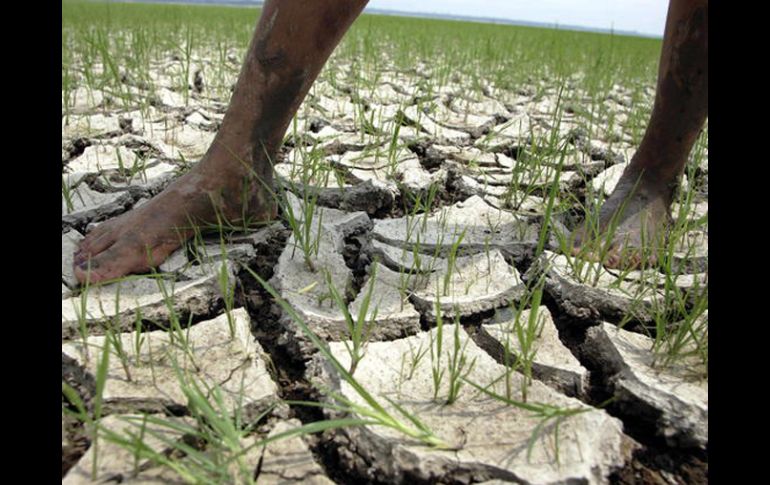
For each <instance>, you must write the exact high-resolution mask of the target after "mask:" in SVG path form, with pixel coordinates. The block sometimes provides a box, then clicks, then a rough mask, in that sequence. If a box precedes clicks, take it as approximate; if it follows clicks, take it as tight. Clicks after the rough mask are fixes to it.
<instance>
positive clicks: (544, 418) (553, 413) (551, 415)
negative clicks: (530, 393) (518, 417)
mask: <svg viewBox="0 0 770 485" xmlns="http://www.w3.org/2000/svg"><path fill="white" fill-rule="evenodd" d="M463 381H465V382H467V383H468V384H469V385H471V386H472V387H475V388H476V389H477V390H479V391H480V392H482V393H484V394H486V395H487V396H489V397H491V398H492V399H495V400H497V401H500V402H501V403H504V404H507V405H509V406H513V407H516V408H519V409H522V410H524V411H529V412H530V413H531V415H532V417H533V418H537V419H539V420H540V422H538V424H537V425H536V426H535V427H534V428H533V429H532V434H531V435H530V438H529V441H528V442H527V461H529V459H530V458H531V456H532V450H533V448H534V446H535V443H536V442H537V438H538V437H539V436H540V434H541V433H542V431H543V429H544V428H545V426H546V424H548V423H549V422H552V421H553V422H554V423H555V426H554V443H555V447H554V452H555V459H556V463H557V464H558V463H559V426H560V425H561V423H562V422H564V420H565V419H567V418H569V417H571V416H575V415H577V414H580V413H585V412H588V411H592V410H593V408H590V407H582V406H581V407H575V408H563V407H559V406H554V405H551V404H547V403H533V402H529V403H528V402H523V401H516V400H514V399H510V398H508V397H505V396H501V395H499V394H496V393H494V392H492V391H490V390H489V389H488V388H486V387H482V386H480V385H479V384H477V383H475V382H472V381H469V380H467V379H465V378H463Z"/></svg>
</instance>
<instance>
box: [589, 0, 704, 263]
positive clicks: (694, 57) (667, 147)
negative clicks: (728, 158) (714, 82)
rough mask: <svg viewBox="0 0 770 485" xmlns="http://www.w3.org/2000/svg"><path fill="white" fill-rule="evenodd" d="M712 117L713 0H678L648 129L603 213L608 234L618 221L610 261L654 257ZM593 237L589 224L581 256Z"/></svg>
mask: <svg viewBox="0 0 770 485" xmlns="http://www.w3.org/2000/svg"><path fill="white" fill-rule="evenodd" d="M707 116H708V0H671V2H670V5H669V9H668V17H667V18H666V30H665V34H664V38H663V49H662V52H661V56H660V65H659V67H658V85H657V91H656V93H655V104H654V106H653V110H652V116H651V117H650V122H649V124H648V125H647V131H646V132H645V134H644V138H643V139H642V142H641V144H640V145H639V149H638V150H637V152H636V154H635V155H634V157H633V159H632V160H631V163H630V164H629V166H628V167H627V168H626V170H625V171H624V172H623V175H622V176H621V179H620V181H619V182H618V184H617V186H616V188H615V190H614V191H613V193H612V194H611V195H610V197H609V198H608V199H607V200H606V201H605V202H604V204H603V205H602V207H601V210H600V214H599V233H600V234H599V237H600V239H605V238H606V236H605V234H606V233H607V232H610V231H611V230H613V228H611V226H612V225H613V224H617V227H615V228H614V231H615V232H614V234H613V235H612V240H611V241H610V247H609V248H608V251H607V252H606V256H605V257H604V258H603V259H604V261H602V262H603V263H604V264H605V265H606V266H608V267H636V266H640V265H644V264H646V263H649V264H653V263H654V261H655V254H654V251H655V248H656V246H658V245H660V244H661V243H662V241H663V239H664V237H665V232H666V229H667V227H668V224H669V219H670V215H669V210H670V206H671V203H672V201H673V197H674V191H675V189H676V187H677V183H678V179H679V177H680V176H681V175H682V172H683V171H684V167H685V165H686V164H687V158H688V156H689V155H690V150H692V147H693V145H694V144H695V140H696V139H697V138H698V135H699V133H700V131H701V129H703V125H704V123H705V122H706V117H707ZM590 236H591V235H590V231H589V230H587V229H586V228H582V229H581V230H580V231H578V232H577V240H576V246H577V247H576V248H575V251H574V253H575V254H581V253H583V252H584V251H585V250H592V249H595V248H590V247H589V248H584V247H582V246H583V245H586V243H587V241H588V240H589V239H591V237H590ZM602 244H603V243H600V244H599V245H602ZM599 252H600V253H601V252H603V251H601V250H600V251H599ZM593 258H594V259H598V257H597V256H593Z"/></svg>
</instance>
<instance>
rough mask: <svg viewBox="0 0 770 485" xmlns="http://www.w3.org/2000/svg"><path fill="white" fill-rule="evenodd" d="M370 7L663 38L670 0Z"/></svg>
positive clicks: (434, 0) (449, 0) (373, 1)
mask: <svg viewBox="0 0 770 485" xmlns="http://www.w3.org/2000/svg"><path fill="white" fill-rule="evenodd" d="M368 8H377V9H387V10H400V11H403V12H425V13H442V14H451V15H464V16H470V17H494V18H502V19H509V20H525V21H529V22H544V23H548V24H557V23H558V24H560V25H577V26H581V27H591V28H599V29H610V28H614V29H615V30H626V31H636V32H639V33H642V34H647V35H654V36H658V37H663V28H664V26H665V24H666V12H667V10H668V0H369V5H368Z"/></svg>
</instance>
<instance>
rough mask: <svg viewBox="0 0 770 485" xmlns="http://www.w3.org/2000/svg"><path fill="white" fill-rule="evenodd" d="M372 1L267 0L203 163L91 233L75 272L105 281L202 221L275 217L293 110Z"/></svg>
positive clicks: (170, 247) (157, 258)
mask: <svg viewBox="0 0 770 485" xmlns="http://www.w3.org/2000/svg"><path fill="white" fill-rule="evenodd" d="M366 3H367V0H312V1H310V2H305V1H301V0H280V1H279V0H268V1H267V2H266V3H265V5H264V7H263V10H262V16H261V17H260V20H259V24H258V25H257V29H256V31H255V32H254V36H253V38H252V40H251V45H250V46H249V49H248V52H247V54H246V59H245V61H244V64H243V67H242V69H241V73H240V75H239V77H238V83H237V84H236V87H235V90H234V92H233V95H232V97H231V99H230V106H229V107H228V109H227V113H226V114H225V117H224V119H223V121H222V126H221V127H220V129H219V131H218V132H217V135H216V137H215V139H214V141H213V143H212V144H211V147H210V148H209V150H208V151H207V152H206V155H205V156H204V157H203V159H202V160H201V161H200V162H199V163H198V164H197V165H196V166H195V167H194V168H193V169H192V170H190V171H189V172H188V173H186V174H185V175H183V176H182V177H179V178H178V179H177V180H175V181H174V182H173V183H172V184H171V185H169V186H168V187H167V188H166V190H164V191H163V192H162V193H160V194H158V195H157V196H156V197H154V198H153V199H152V200H150V201H148V202H147V203H146V204H144V205H142V206H141V207H138V208H136V209H134V210H132V211H130V212H127V213H125V214H123V215H121V216H120V217H117V218H115V219H112V220H110V221H107V222H105V223H103V224H101V225H99V226H98V227H97V228H96V229H94V230H93V231H91V232H90V233H89V234H88V235H87V236H86V238H85V239H83V241H82V242H81V243H80V247H79V250H78V251H77V252H76V253H75V268H74V269H75V276H76V277H77V279H78V280H79V281H80V282H81V283H84V282H86V280H90V281H91V282H99V281H104V280H109V279H113V278H118V277H121V276H124V275H127V274H129V273H138V272H143V271H147V270H149V269H150V268H151V267H154V266H157V265H158V264H160V263H162V262H163V261H164V260H165V259H166V258H167V257H168V256H169V255H170V254H171V253H172V252H173V251H174V250H176V249H177V248H179V247H180V246H181V245H182V244H183V243H184V241H186V240H187V239H188V238H189V237H191V236H192V235H193V234H194V232H195V226H196V225H204V224H216V223H217V222H218V220H219V218H224V219H227V220H229V221H240V222H243V219H250V220H268V219H271V218H273V217H275V215H276V204H275V202H276V201H275V200H274V198H275V194H273V193H272V180H273V176H272V173H273V167H272V163H271V161H272V159H273V157H274V156H275V154H276V152H277V151H278V148H279V147H280V146H281V142H282V140H283V136H284V134H285V132H286V129H287V128H288V126H289V123H290V122H291V119H292V117H293V116H294V113H295V112H296V111H297V109H298V108H299V105H300V103H301V102H302V100H303V99H304V98H305V95H307V92H308V90H309V89H310V86H311V85H312V84H313V82H314V81H315V79H316V77H317V76H318V74H319V72H320V71H321V68H323V66H324V64H325V63H326V60H327V59H328V58H329V56H330V55H331V53H332V51H333V50H334V48H335V47H336V46H337V44H338V43H339V41H340V39H341V38H342V36H343V35H344V34H345V32H346V31H347V30H348V28H349V27H350V25H351V24H352V23H353V21H354V20H355V19H356V18H357V17H358V15H359V14H360V13H361V11H362V10H363V8H364V6H365V5H366Z"/></svg>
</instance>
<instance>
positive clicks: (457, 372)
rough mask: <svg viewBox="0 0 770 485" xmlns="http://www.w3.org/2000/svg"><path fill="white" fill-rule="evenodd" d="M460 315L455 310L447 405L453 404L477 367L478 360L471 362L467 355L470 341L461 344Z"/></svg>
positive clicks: (449, 353)
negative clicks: (466, 379)
mask: <svg viewBox="0 0 770 485" xmlns="http://www.w3.org/2000/svg"><path fill="white" fill-rule="evenodd" d="M460 332H461V330H460V314H459V312H458V311H457V310H455V318H454V335H453V337H454V339H453V341H452V349H451V351H450V352H447V371H448V375H447V380H448V384H449V390H448V391H447V397H446V404H452V403H453V402H455V401H456V400H457V398H458V396H459V395H460V388H461V387H462V385H463V379H465V378H466V377H468V376H469V375H470V373H471V372H472V371H473V367H474V366H475V365H476V358H475V357H474V358H473V359H472V360H471V361H470V362H469V361H468V357H467V355H466V353H465V350H466V348H467V346H468V342H470V339H465V343H463V344H460V341H461V338H460Z"/></svg>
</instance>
